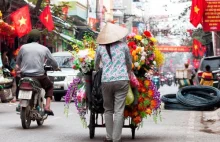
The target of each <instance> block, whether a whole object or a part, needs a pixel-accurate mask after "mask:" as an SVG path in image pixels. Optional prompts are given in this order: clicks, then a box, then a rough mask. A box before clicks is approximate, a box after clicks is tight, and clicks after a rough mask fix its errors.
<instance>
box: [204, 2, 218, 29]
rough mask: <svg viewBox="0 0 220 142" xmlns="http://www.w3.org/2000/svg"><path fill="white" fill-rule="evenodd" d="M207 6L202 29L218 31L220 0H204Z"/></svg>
mask: <svg viewBox="0 0 220 142" xmlns="http://www.w3.org/2000/svg"><path fill="white" fill-rule="evenodd" d="M206 2H207V4H208V5H207V8H206V9H205V14H204V16H203V30H204V31H220V16H219V15H220V0H206Z"/></svg>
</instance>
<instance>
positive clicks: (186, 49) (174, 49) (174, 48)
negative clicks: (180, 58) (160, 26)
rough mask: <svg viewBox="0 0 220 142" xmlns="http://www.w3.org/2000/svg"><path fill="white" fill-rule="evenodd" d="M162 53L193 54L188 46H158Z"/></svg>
mask: <svg viewBox="0 0 220 142" xmlns="http://www.w3.org/2000/svg"><path fill="white" fill-rule="evenodd" d="M157 48H158V49H159V50H160V51H161V52H191V47H188V46H158V47H157Z"/></svg>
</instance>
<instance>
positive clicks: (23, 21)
mask: <svg viewBox="0 0 220 142" xmlns="http://www.w3.org/2000/svg"><path fill="white" fill-rule="evenodd" d="M18 21H19V23H20V27H21V26H22V25H26V21H27V19H25V18H24V17H23V16H22V17H21V19H20V20H18Z"/></svg>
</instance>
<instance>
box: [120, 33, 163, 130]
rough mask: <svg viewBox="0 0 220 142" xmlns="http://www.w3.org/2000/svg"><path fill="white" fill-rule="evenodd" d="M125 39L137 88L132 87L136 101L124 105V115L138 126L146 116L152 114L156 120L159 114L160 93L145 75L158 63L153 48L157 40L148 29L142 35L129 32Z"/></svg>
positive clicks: (155, 51) (155, 50)
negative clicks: (137, 84) (136, 80)
mask: <svg viewBox="0 0 220 142" xmlns="http://www.w3.org/2000/svg"><path fill="white" fill-rule="evenodd" d="M127 41H128V47H129V49H130V53H131V56H132V69H133V71H134V74H135V75H136V77H137V79H138V82H139V86H138V87H137V89H136V88H133V93H134V94H135V95H134V96H135V97H136V98H135V100H137V101H136V102H134V103H133V104H132V105H130V106H126V108H125V112H124V116H125V118H128V117H130V118H131V119H132V122H133V124H134V125H136V126H140V124H141V122H143V119H144V118H147V117H148V116H153V117H154V120H155V122H157V117H158V116H160V105H161V101H160V93H159V91H158V90H157V88H156V86H155V85H154V83H153V82H152V81H151V80H150V79H149V78H147V77H146V75H147V73H148V72H149V70H150V69H151V68H152V66H154V65H155V64H158V63H159V64H160V62H158V61H157V59H158V57H156V55H155V53H156V54H157V53H158V51H157V49H156V48H155V46H156V42H157V40H156V39H155V38H154V37H153V36H152V34H151V33H150V32H149V31H145V32H144V33H143V34H142V35H135V34H130V35H129V36H128V37H127ZM135 90H136V91H135Z"/></svg>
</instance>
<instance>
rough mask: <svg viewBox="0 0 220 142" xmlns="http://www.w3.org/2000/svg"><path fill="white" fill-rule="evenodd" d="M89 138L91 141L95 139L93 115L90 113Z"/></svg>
mask: <svg viewBox="0 0 220 142" xmlns="http://www.w3.org/2000/svg"><path fill="white" fill-rule="evenodd" d="M89 122H90V123H89V137H90V139H93V138H94V137H95V113H94V112H92V111H90V120H89Z"/></svg>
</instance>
